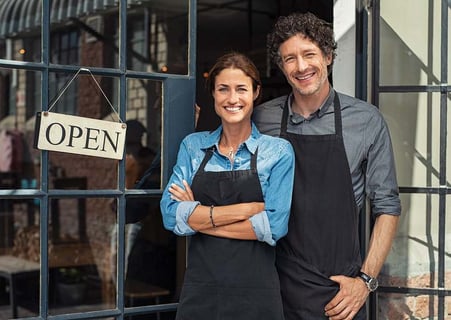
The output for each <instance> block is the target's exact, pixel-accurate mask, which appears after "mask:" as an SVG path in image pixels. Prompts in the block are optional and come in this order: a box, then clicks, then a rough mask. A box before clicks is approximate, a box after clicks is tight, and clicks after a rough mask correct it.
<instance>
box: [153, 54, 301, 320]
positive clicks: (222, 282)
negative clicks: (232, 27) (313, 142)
mask: <svg viewBox="0 0 451 320" xmlns="http://www.w3.org/2000/svg"><path fill="white" fill-rule="evenodd" d="M207 89H208V90H209V92H211V94H212V95H213V98H214V105H215V111H216V113H217V114H218V116H219V117H220V118H221V125H220V126H219V127H218V129H216V130H215V131H212V132H206V131H205V132H196V133H193V134H190V135H188V136H187V137H186V138H185V139H184V140H183V141H182V143H181V146H180V150H179V154H178V159H177V163H176V165H175V166H174V171H173V174H172V176H171V178H170V180H169V183H168V185H167V187H166V190H165V191H164V193H163V197H162V200H161V204H160V205H161V212H162V215H163V222H164V225H165V227H166V228H167V229H169V230H172V231H173V232H175V233H176V234H178V235H183V236H187V235H192V237H191V241H190V245H189V249H188V264H187V269H186V273H185V280H184V285H183V289H182V292H181V297H180V304H179V308H178V310H177V317H176V319H179V320H181V319H190V320H192V319H196V320H202V319H233V320H239V319H246V320H251V319H259V320H260V319H271V320H274V319H283V312H282V302H281V297H280V292H279V280H278V276H277V273H276V269H275V250H274V245H275V244H276V241H277V240H278V239H280V238H281V237H283V236H284V235H285V234H286V233H287V225H288V217H289V212H290V204H291V190H292V187H293V175H294V156H293V150H292V147H291V145H290V144H289V143H287V141H285V140H283V139H280V138H274V137H270V136H265V135H261V134H260V133H259V132H258V130H257V128H256V127H255V126H254V124H253V123H252V122H251V115H252V111H253V105H254V101H256V100H257V99H258V97H259V95H260V91H261V81H260V76H259V73H258V71H257V68H256V67H255V65H254V64H253V63H252V61H250V60H249V59H248V58H247V57H246V56H244V55H242V54H240V53H229V54H226V55H224V56H222V57H221V58H219V59H218V61H217V62H216V64H215V65H214V66H213V68H212V69H211V70H210V72H209V77H208V78H207Z"/></svg>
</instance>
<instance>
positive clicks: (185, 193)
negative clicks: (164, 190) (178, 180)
mask: <svg viewBox="0 0 451 320" xmlns="http://www.w3.org/2000/svg"><path fill="white" fill-rule="evenodd" d="M182 183H183V187H184V188H182V187H181V186H178V185H176V184H175V183H173V184H172V185H171V186H170V187H169V189H168V190H169V193H170V194H171V199H173V200H176V201H194V195H193V191H192V190H191V188H190V186H189V184H188V182H186V181H185V180H183V181H182Z"/></svg>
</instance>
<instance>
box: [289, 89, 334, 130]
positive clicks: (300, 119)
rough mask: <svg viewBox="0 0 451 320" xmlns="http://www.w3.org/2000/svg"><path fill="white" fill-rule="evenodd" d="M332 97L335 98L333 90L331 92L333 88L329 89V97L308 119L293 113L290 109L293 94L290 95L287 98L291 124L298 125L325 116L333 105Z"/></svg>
mask: <svg viewBox="0 0 451 320" xmlns="http://www.w3.org/2000/svg"><path fill="white" fill-rule="evenodd" d="M334 97H335V90H333V88H332V87H330V90H329V95H328V96H327V98H326V99H325V100H324V102H323V103H322V104H321V105H320V106H319V108H318V109H317V110H316V111H315V112H313V113H312V114H311V115H310V116H309V117H308V118H304V117H303V116H301V115H300V114H297V113H295V112H293V110H292V108H291V105H292V102H293V93H290V95H289V96H288V115H289V117H290V121H291V123H293V124H299V123H302V122H304V121H305V120H310V119H312V118H314V117H318V118H321V117H322V116H323V115H324V114H326V112H327V111H328V110H329V109H330V107H331V106H332V105H333V101H334ZM332 110H333V108H332Z"/></svg>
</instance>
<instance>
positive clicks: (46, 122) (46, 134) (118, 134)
mask: <svg viewBox="0 0 451 320" xmlns="http://www.w3.org/2000/svg"><path fill="white" fill-rule="evenodd" d="M126 128H127V126H126V124H125V123H118V122H111V121H104V120H97V119H91V118H84V117H78V116H71V115H65V114H60V113H53V112H38V113H37V116H36V126H35V141H34V145H35V148H38V149H40V150H48V151H58V152H67V153H74V154H81V155H87V156H94V157H102V158H109V159H118V160H120V159H122V158H123V154H124V146H125V134H126Z"/></svg>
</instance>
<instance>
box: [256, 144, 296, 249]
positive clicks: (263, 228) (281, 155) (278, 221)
mask: <svg viewBox="0 0 451 320" xmlns="http://www.w3.org/2000/svg"><path fill="white" fill-rule="evenodd" d="M276 150H277V151H278V152H274V151H276ZM268 157H271V158H272V159H274V160H275V161H270V162H267V161H266V160H264V161H265V162H266V164H265V165H264V170H268V172H267V173H266V174H265V175H267V181H264V182H263V183H262V187H263V188H262V189H263V190H264V200H265V211H263V212H261V213H259V214H257V215H255V216H253V217H252V218H250V221H251V223H252V226H253V228H254V232H255V234H256V236H257V239H258V240H260V241H264V242H266V243H268V244H269V245H272V246H274V245H275V244H276V242H277V240H279V239H280V238H282V237H283V236H285V235H286V234H287V232H288V219H289V216H290V210H291V197H292V193H293V181H294V152H293V147H292V146H291V144H290V143H289V142H287V141H286V140H283V139H279V143H278V144H277V148H274V147H273V148H272V149H271V154H270V155H268ZM274 157H275V158H274ZM259 170H260V169H259Z"/></svg>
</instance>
